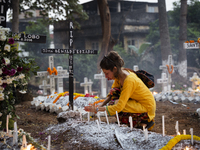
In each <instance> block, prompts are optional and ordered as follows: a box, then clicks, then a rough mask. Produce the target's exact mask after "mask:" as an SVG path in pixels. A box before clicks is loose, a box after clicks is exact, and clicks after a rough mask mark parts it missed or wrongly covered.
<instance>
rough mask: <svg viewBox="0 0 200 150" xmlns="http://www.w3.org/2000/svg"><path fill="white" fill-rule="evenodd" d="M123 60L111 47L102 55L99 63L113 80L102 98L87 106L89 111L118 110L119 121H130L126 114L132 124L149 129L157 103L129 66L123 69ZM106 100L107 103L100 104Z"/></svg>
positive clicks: (111, 111)
mask: <svg viewBox="0 0 200 150" xmlns="http://www.w3.org/2000/svg"><path fill="white" fill-rule="evenodd" d="M123 65H124V61H123V59H122V58H121V56H120V55H119V54H118V53H117V52H115V51H111V52H110V53H109V54H108V56H104V58H103V59H102V61H101V63H100V67H101V69H102V71H103V72H104V74H105V77H106V78H107V79H108V80H114V83H113V85H112V89H111V90H110V94H108V96H107V98H106V99H105V101H104V102H103V103H102V104H101V105H99V106H97V107H94V106H86V107H85V110H86V111H90V112H97V111H105V110H106V111H107V114H108V115H110V116H112V115H115V114H116V111H117V112H118V115H119V119H120V122H121V123H124V124H127V125H129V119H128V118H129V116H132V118H133V127H136V128H143V126H144V127H146V128H147V129H148V130H151V129H152V128H153V126H154V117H155V111H156V103H155V100H154V97H153V95H152V93H151V92H150V90H149V89H148V88H147V86H146V85H145V84H144V83H143V81H142V80H141V79H140V78H138V76H137V75H136V74H135V73H133V72H131V71H128V70H125V69H123V68H122V67H123ZM108 102H109V105H108V106H106V107H103V106H104V105H106V104H107V103H108Z"/></svg>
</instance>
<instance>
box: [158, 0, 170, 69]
mask: <svg viewBox="0 0 200 150" xmlns="http://www.w3.org/2000/svg"><path fill="white" fill-rule="evenodd" d="M158 9H159V30H160V42H161V46H160V47H161V56H162V65H164V66H166V64H167V60H168V55H172V52H171V45H170V38H169V30H168V21H167V12H166V5H165V0H158Z"/></svg>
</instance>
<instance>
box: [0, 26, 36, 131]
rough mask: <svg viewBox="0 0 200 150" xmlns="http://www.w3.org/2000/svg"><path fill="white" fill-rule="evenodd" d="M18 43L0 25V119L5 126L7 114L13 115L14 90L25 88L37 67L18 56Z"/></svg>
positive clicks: (28, 60) (29, 60)
mask: <svg viewBox="0 0 200 150" xmlns="http://www.w3.org/2000/svg"><path fill="white" fill-rule="evenodd" d="M19 52H20V51H19V50H18V43H14V40H13V38H12V34H11V33H10V32H9V29H8V28H2V27H0V61H1V63H0V112H1V113H2V116H0V121H2V122H3V123H2V127H1V128H3V127H5V126H4V125H5V124H4V123H5V122H6V121H5V118H6V116H7V115H8V114H10V115H11V116H12V117H15V106H14V105H15V103H16V101H15V100H16V99H15V90H16V89H17V90H26V85H27V81H28V80H29V78H30V76H31V75H32V73H33V74H36V71H37V70H38V67H37V66H36V65H35V62H34V61H33V60H32V59H25V58H20V57H19V56H18V53H19Z"/></svg>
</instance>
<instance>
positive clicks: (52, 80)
mask: <svg viewBox="0 0 200 150" xmlns="http://www.w3.org/2000/svg"><path fill="white" fill-rule="evenodd" d="M49 68H50V69H51V70H53V68H54V60H53V56H49ZM57 69H58V70H57V72H58V74H57V75H55V74H52V75H49V73H48V71H40V72H37V76H36V77H42V76H48V77H49V78H50V92H51V93H53V92H54V91H55V78H58V86H57V87H58V89H57V92H58V93H60V92H61V93H62V92H63V80H62V79H63V78H69V73H68V72H67V70H63V69H62V67H61V66H58V67H57Z"/></svg>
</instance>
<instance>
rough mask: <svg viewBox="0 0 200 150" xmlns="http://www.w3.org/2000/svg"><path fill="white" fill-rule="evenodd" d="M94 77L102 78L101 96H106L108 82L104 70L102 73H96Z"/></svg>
mask: <svg viewBox="0 0 200 150" xmlns="http://www.w3.org/2000/svg"><path fill="white" fill-rule="evenodd" d="M94 79H100V80H101V97H106V96H107V95H106V87H107V82H106V77H105V74H104V73H103V71H101V73H100V74H95V75H94Z"/></svg>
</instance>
